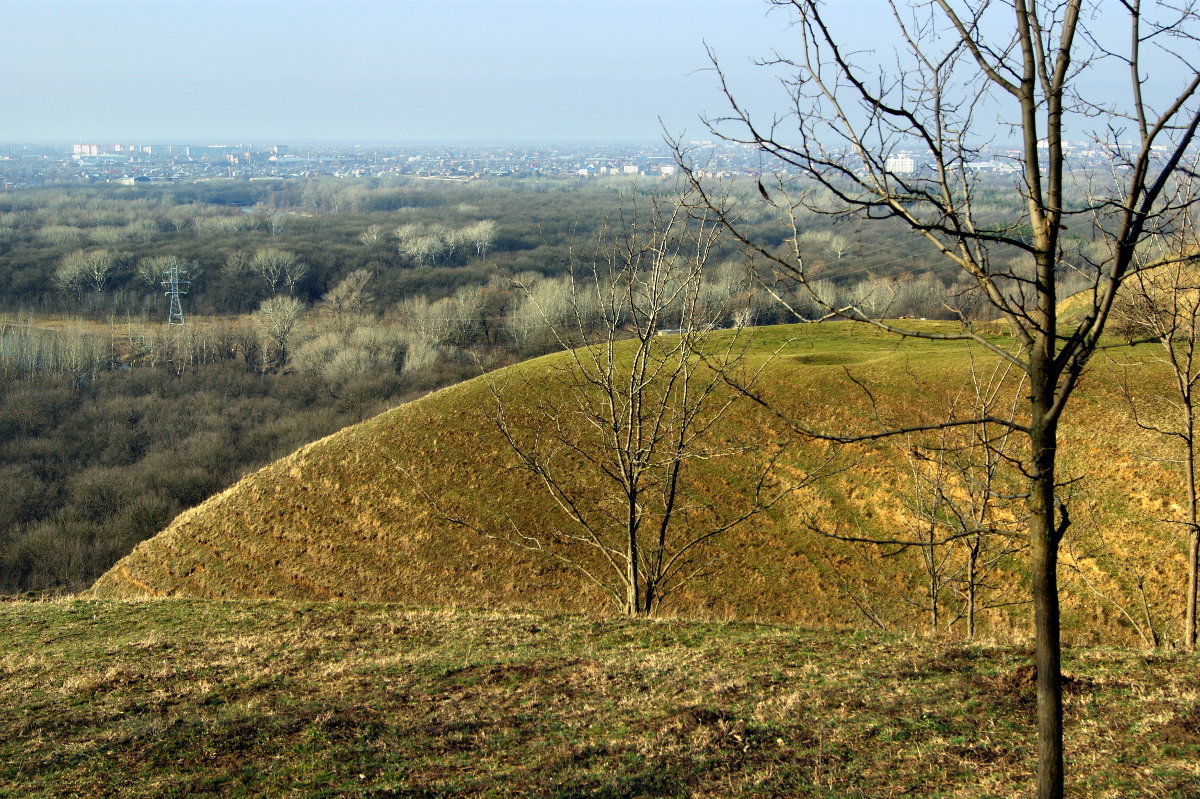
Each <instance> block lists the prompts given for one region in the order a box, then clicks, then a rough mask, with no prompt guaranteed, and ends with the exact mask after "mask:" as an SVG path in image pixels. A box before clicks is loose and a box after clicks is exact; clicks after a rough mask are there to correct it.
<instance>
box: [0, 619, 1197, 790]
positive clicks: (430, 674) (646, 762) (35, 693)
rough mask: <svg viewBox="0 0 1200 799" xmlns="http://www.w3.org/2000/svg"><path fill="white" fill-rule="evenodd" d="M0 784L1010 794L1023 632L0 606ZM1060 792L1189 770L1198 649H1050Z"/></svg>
mask: <svg viewBox="0 0 1200 799" xmlns="http://www.w3.org/2000/svg"><path fill="white" fill-rule="evenodd" d="M0 630H3V633H0V636H2V639H3V654H2V655H0V796H4V797H9V796H12V797H18V796H19V797H51V796H128V797H165V796H189V797H190V796H285V795H287V796H297V795H302V796H364V797H366V796H376V797H383V796H395V797H399V796H412V797H416V796H430V797H432V796H547V797H549V796H556V797H569V796H608V797H621V796H630V797H632V796H655V797H668V796H763V797H766V796H825V797H843V796H864V797H884V796H899V795H906V794H911V795H918V796H927V797H928V796H962V797H967V796H969V797H986V796H1023V795H1028V792H1029V787H1030V782H1031V769H1032V764H1033V753H1032V751H1031V750H1030V748H1029V747H1030V744H1031V741H1032V740H1033V686H1032V683H1031V681H1030V679H1029V677H1030V675H1029V673H1028V671H1027V666H1026V665H1025V664H1026V663H1027V662H1028V660H1029V656H1028V653H1027V652H1026V651H1024V650H1023V649H1021V648H1019V647H986V646H972V647H963V646H961V645H957V644H951V643H947V642H942V641H930V640H926V639H914V638H905V637H896V636H887V635H883V634H854V635H838V634H834V633H828V632H809V631H805V630H801V629H797V628H790V627H783V626H765V625H752V624H740V623H739V624H718V623H701V622H683V621H672V620H663V621H639V620H627V619H617V620H614V619H609V620H599V619H595V618H589V617H585V616H551V615H533V614H520V615H517V614H496V613H462V612H454V611H432V610H430V611H426V610H411V609H405V608H403V607H400V606H395V605H380V604H357V603H303V604H301V603H292V602H210V601H196V600H155V601H146V602H110V601H62V602H55V603H45V604H31V603H10V604H5V605H2V606H0ZM1065 668H1066V671H1067V673H1068V674H1069V675H1070V681H1069V683H1068V686H1067V729H1068V739H1067V758H1068V775H1069V781H1068V785H1067V792H1068V794H1069V795H1073V796H1114V797H1115V796H1120V797H1130V796H1156V797H1168V796H1171V797H1192V796H1196V795H1197V791H1200V688H1198V687H1197V686H1198V685H1200V680H1198V677H1200V669H1198V667H1197V661H1196V660H1195V659H1194V658H1189V657H1184V656H1167V655H1154V656H1145V655H1141V654H1135V653H1130V652H1123V651H1116V650H1104V649H1082V648H1080V649H1073V650H1069V651H1068V652H1067V657H1066V662H1065Z"/></svg>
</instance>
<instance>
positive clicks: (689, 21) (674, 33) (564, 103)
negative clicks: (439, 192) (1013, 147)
mask: <svg viewBox="0 0 1200 799" xmlns="http://www.w3.org/2000/svg"><path fill="white" fill-rule="evenodd" d="M3 11H4V14H3V20H4V34H5V35H4V43H3V47H2V48H0V74H2V75H3V76H4V79H3V81H2V85H0V109H3V111H2V113H3V116H2V117H0V119H2V122H0V140H4V141H54V142H74V141H86V142H114V141H126V142H130V143H133V142H135V141H140V142H149V141H154V142H164V143H165V142H201V141H202V142H234V141H236V142H241V143H267V142H276V141H277V142H300V141H306V140H308V141H313V140H331V141H333V140H336V141H343V142H360V143H389V142H411V141H428V142H443V141H462V142H506V141H655V140H657V139H659V138H660V135H661V134H660V129H659V123H658V118H659V117H660V116H661V117H663V119H664V120H665V121H666V123H667V125H668V126H669V127H670V128H671V129H672V130H673V131H675V132H679V131H682V130H685V129H686V130H687V131H688V133H689V134H691V133H695V134H696V135H699V134H700V133H701V130H700V125H699V123H698V121H697V118H698V116H699V115H700V114H701V113H703V112H705V111H709V112H717V111H720V110H722V107H723V106H722V102H721V100H720V97H719V96H718V94H717V91H716V84H715V81H714V79H713V76H712V74H711V73H708V72H702V71H701V72H698V71H697V70H702V69H703V68H704V67H705V66H706V63H707V62H706V56H705V50H704V43H705V41H707V42H708V43H709V44H710V45H712V46H713V47H714V48H716V49H717V50H718V51H720V52H721V53H722V54H727V55H728V58H729V61H730V66H731V67H733V68H734V69H735V70H737V69H740V68H743V67H745V66H746V65H747V64H748V59H749V57H750V56H751V55H753V54H763V53H767V52H769V47H770V46H771V44H772V43H773V42H774V43H779V41H780V40H784V39H786V36H787V32H786V20H785V19H784V18H783V17H782V16H780V15H778V14H772V15H768V13H767V11H768V6H767V4H766V3H765V2H762V0H597V1H595V2H587V1H581V0H286V1H285V0H108V1H107V2H100V1H99V0H5V2H4V3H3Z"/></svg>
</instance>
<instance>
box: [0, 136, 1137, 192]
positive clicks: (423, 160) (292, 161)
mask: <svg viewBox="0 0 1200 799" xmlns="http://www.w3.org/2000/svg"><path fill="white" fill-rule="evenodd" d="M1123 146H1124V145H1117V144H1113V145H1104V144H1098V143H1096V142H1092V141H1077V142H1075V143H1073V144H1072V143H1065V144H1064V150H1065V151H1066V153H1067V157H1068V164H1071V165H1073V166H1076V167H1079V168H1087V169H1090V168H1095V167H1097V166H1100V165H1105V166H1111V164H1112V163H1113V161H1114V159H1116V158H1118V157H1119V156H1118V155H1117V154H1118V153H1119V150H1120V148H1121V147H1123ZM686 152H687V155H686V157H687V158H688V159H689V161H690V164H691V172H692V174H693V175H694V176H696V177H698V178H703V179H706V180H707V179H714V178H716V179H724V178H730V177H737V176H749V177H754V176H758V175H759V174H760V171H761V170H762V168H763V165H762V158H761V154H760V153H759V152H758V151H757V150H756V149H755V148H754V147H753V146H751V145H748V144H739V143H733V142H721V141H693V142H689V143H688V144H687V150H686ZM1019 156H1020V150H1019V149H1018V148H1014V147H1010V146H1003V147H996V148H992V149H991V150H989V151H987V152H981V153H978V154H977V156H976V158H975V159H974V160H972V161H969V162H967V163H964V164H963V168H964V169H966V170H967V171H970V172H973V173H995V174H1005V173H1010V172H1012V171H1014V170H1015V169H1016V166H1015V165H1016V164H1017V163H1018V159H1019ZM883 161H884V166H885V168H886V169H887V170H889V171H890V172H892V173H893V174H895V175H898V176H901V175H902V176H908V175H911V176H914V178H921V177H933V175H932V173H931V172H930V171H929V170H930V164H931V163H932V159H931V157H930V154H929V153H928V152H927V151H924V150H920V149H915V148H914V149H909V150H906V149H903V148H901V149H897V150H895V151H893V152H891V153H889V154H888V155H887V157H886V158H884V159H883ZM677 174H678V166H677V165H676V163H675V160H674V153H672V152H671V151H670V150H669V149H668V148H667V147H666V145H664V144H661V143H660V144H656V145H647V146H636V145H574V146H554V145H532V146H527V147H519V146H512V145H474V146H471V145H455V146H434V145H427V146H415V145H394V146H386V145H376V146H357V145H356V146H351V145H347V146H307V147H296V146H291V147H289V146H288V145H285V144H270V145H262V146H257V145H245V144H236V145H227V144H204V145H196V144H126V143H119V144H93V143H82V142H81V143H79V144H75V145H73V146H71V147H70V149H69V150H68V151H64V150H63V149H61V148H53V147H39V146H34V145H22V146H8V147H0V184H2V185H3V186H5V187H6V188H20V187H22V186H38V185H44V184H49V183H121V184H127V185H134V186H138V185H146V184H156V183H164V182H177V181H185V182H186V181H195V180H235V181H236V180H270V179H279V178H294V177H320V176H328V177H336V178H352V177H388V176H408V177H416V178H426V179H430V180H456V181H462V180H476V179H487V178H495V177H518V178H522V177H556V176H559V177H570V178H574V179H579V180H583V179H600V178H608V179H619V180H632V179H642V180H660V179H670V178H673V177H675V176H677Z"/></svg>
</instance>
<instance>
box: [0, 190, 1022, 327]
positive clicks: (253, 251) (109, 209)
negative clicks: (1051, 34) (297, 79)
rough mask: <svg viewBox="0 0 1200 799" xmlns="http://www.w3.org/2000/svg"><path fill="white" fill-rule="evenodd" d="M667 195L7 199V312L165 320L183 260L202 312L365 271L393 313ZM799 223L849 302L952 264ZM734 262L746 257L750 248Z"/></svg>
mask: <svg viewBox="0 0 1200 799" xmlns="http://www.w3.org/2000/svg"><path fill="white" fill-rule="evenodd" d="M753 186H754V184H753V183H751V182H747V183H746V184H745V185H741V184H738V183H736V182H735V183H733V184H731V185H730V186H729V189H728V190H729V191H730V192H731V193H733V194H738V193H740V194H741V196H743V197H746V198H754V199H753V200H751V199H744V200H742V202H743V203H744V204H745V205H746V211H745V213H744V214H743V220H744V222H745V224H746V225H747V226H748V229H749V230H750V231H751V232H752V233H754V234H756V235H757V236H758V238H759V240H762V241H768V242H770V241H774V242H776V243H777V244H778V246H780V247H790V246H791V243H790V242H791V239H792V238H794V236H793V234H792V231H791V230H790V229H789V227H788V226H786V225H784V224H783V223H782V221H781V220H780V219H779V217H778V215H777V214H776V213H774V212H771V211H770V209H767V208H766V207H765V206H763V205H762V204H761V203H759V202H758V200H757V192H756V191H755V190H754V188H753ZM664 191H667V192H669V191H670V186H669V185H668V184H666V183H663V182H661V181H657V180H654V181H641V180H632V179H587V180H584V179H580V180H570V179H560V178H556V179H523V180H518V179H495V180H479V181H474V182H470V183H455V182H445V181H433V180H421V179H416V178H389V179H374V178H358V179H345V180H343V179H335V178H314V179H303V180H300V179H297V180H288V181H282V180H280V181H253V182H232V181H230V182H224V181H214V182H198V183H193V184H182V185H178V186H167V187H160V186H146V187H127V186H107V185H106V186H94V187H70V188H42V189H22V190H16V191H8V192H0V310H7V311H10V312H11V311H15V310H16V309H18V308H23V309H30V310H35V311H38V312H59V313H61V312H70V313H74V314H83V315H86V316H89V317H91V318H105V317H107V316H109V315H111V314H113V313H116V314H117V315H119V316H129V315H133V316H138V315H144V316H146V317H148V318H165V316H166V307H167V306H166V300H165V299H164V296H163V294H164V286H163V285H162V283H163V277H164V275H163V272H162V263H163V262H165V261H167V260H169V259H172V258H173V259H175V261H176V262H177V264H178V266H179V267H180V269H181V270H182V273H183V275H184V278H185V283H184V288H185V290H186V292H187V294H186V296H185V298H184V310H185V312H186V313H188V314H201V315H220V314H241V313H248V312H251V311H253V310H255V309H256V308H257V307H258V306H259V304H260V303H261V302H262V301H263V300H265V299H268V298H270V297H271V296H273V295H274V294H275V293H277V292H278V291H279V290H280V289H281V288H286V289H287V291H288V293H290V294H292V295H293V296H296V297H297V298H298V299H300V300H301V301H302V302H304V303H306V304H311V303H313V302H315V301H317V300H318V299H319V298H320V297H322V296H323V295H325V294H326V293H327V292H328V291H329V290H330V289H331V288H333V287H334V286H335V285H337V284H338V283H339V282H340V281H342V280H343V279H345V277H346V276H347V275H349V274H350V273H352V272H355V271H357V270H366V271H367V272H368V273H370V275H371V276H372V278H371V282H372V298H373V300H372V301H373V302H374V303H375V308H374V310H376V311H380V312H382V311H384V310H386V309H388V308H390V307H392V306H394V305H395V304H396V303H398V302H400V301H402V300H403V299H405V298H407V297H412V296H416V295H425V296H427V297H429V298H432V299H437V298H441V297H447V296H450V295H452V294H454V293H455V292H456V291H458V290H459V289H461V288H463V287H466V286H482V285H484V284H486V283H487V282H488V281H489V280H491V279H492V278H493V277H495V276H497V275H500V276H520V275H526V276H528V275H537V276H542V277H554V276H557V275H561V274H562V273H563V271H564V269H565V268H566V265H567V264H568V263H569V262H570V261H571V260H572V254H573V252H574V250H575V249H577V247H578V245H579V243H580V242H581V241H587V240H590V239H593V238H594V237H596V236H597V235H599V233H600V232H601V231H602V230H603V229H605V228H606V227H612V226H617V227H619V226H620V225H622V224H627V223H628V222H629V221H631V220H633V219H636V215H637V213H638V205H639V203H643V204H644V203H645V202H646V197H647V196H649V195H650V194H651V193H656V192H664ZM1004 202H1005V201H1004V199H1003V196H1002V195H999V194H998V195H997V199H996V209H995V215H996V216H997V219H998V220H1002V219H1003V218H1005V217H1006V216H1007V215H1008V212H1009V211H1011V209H1007V207H1006V206H1005V204H1004ZM798 221H799V227H800V230H799V235H800V240H801V244H802V249H803V252H804V254H805V259H806V265H807V267H808V269H809V271H810V274H813V275H815V276H818V277H821V278H823V279H825V280H827V281H828V284H829V285H830V286H832V287H837V288H838V289H839V290H840V291H843V292H849V291H852V290H853V289H854V288H855V287H856V286H858V285H859V284H861V283H863V282H867V283H877V282H878V281H893V282H897V283H908V282H910V281H911V279H913V278H915V277H921V276H927V275H929V274H930V264H934V263H940V262H938V261H937V260H936V258H934V257H933V256H934V251H933V248H932V246H931V245H930V244H929V243H928V242H925V241H924V240H922V239H920V238H918V237H913V236H911V235H904V236H898V235H897V233H898V231H895V230H889V226H887V225H872V226H867V227H862V226H860V225H859V224H857V223H850V222H846V221H843V220H838V219H835V218H832V217H828V216H824V215H821V214H815V213H807V212H806V213H803V214H801V215H800V218H799V220H798ZM268 251H274V252H283V253H286V254H287V255H288V256H289V257H290V258H292V259H293V261H294V264H296V265H297V267H296V271H295V272H294V273H293V274H290V275H281V274H279V273H278V270H275V271H272V268H271V267H270V265H269V264H264V263H263V261H262V259H261V258H259V255H260V254H261V253H263V252H268ZM720 255H721V258H723V259H726V260H733V259H736V258H738V251H737V247H736V246H735V245H734V244H733V243H732V242H730V243H728V244H727V247H726V249H725V251H724V252H723V253H721V254H720ZM1014 257H1015V255H1014ZM947 274H952V273H947V272H943V273H941V274H940V275H939V274H937V273H935V274H933V278H934V279H939V282H943V280H941V279H940V278H944V276H945V275H947ZM948 288H952V287H948ZM924 306H925V307H924V308H916V309H911V310H914V311H922V310H923V311H925V313H923V314H922V315H930V314H933V313H937V312H939V309H942V305H941V303H940V302H939V301H938V299H937V298H936V297H932V296H929V297H926V301H925V303H924ZM943 310H944V309H943Z"/></svg>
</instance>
